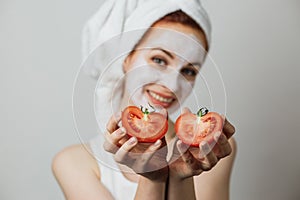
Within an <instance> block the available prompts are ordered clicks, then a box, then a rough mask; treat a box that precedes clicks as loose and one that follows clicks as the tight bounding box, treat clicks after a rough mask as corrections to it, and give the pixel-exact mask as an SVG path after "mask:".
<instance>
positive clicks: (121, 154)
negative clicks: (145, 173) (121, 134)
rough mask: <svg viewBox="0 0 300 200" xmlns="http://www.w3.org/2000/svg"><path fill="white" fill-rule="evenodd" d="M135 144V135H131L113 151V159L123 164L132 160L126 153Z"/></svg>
mask: <svg viewBox="0 0 300 200" xmlns="http://www.w3.org/2000/svg"><path fill="white" fill-rule="evenodd" d="M136 144H137V139H136V137H131V138H130V139H129V140H127V141H126V142H125V143H124V144H123V145H122V146H121V147H120V149H119V150H118V151H117V152H116V153H115V156H114V158H115V161H116V162H118V163H121V164H125V163H127V162H132V160H133V159H132V158H131V157H130V156H128V153H129V152H130V150H131V149H133V148H134V147H135V145H136Z"/></svg>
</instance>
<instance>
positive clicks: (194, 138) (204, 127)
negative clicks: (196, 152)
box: [175, 112, 223, 147]
mask: <svg viewBox="0 0 300 200" xmlns="http://www.w3.org/2000/svg"><path fill="white" fill-rule="evenodd" d="M222 128H223V120H222V117H221V116H220V115H219V114H218V113H215V112H209V113H207V114H206V115H204V116H202V117H198V116H197V115H195V114H192V113H185V114H182V115H180V116H179V117H178V118H177V120H176V123H175V132H176V134H177V136H178V138H179V139H180V140H181V141H182V142H183V143H185V144H188V145H191V146H195V147H198V146H199V144H200V143H201V142H202V141H203V140H206V139H207V138H208V137H209V136H210V135H212V134H213V133H215V132H217V131H221V130H222Z"/></svg>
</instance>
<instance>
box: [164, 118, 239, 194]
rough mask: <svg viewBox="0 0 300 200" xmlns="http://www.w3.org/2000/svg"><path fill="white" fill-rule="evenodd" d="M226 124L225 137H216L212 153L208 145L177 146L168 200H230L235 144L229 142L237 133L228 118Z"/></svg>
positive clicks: (173, 158) (178, 144) (171, 168)
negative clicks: (186, 199) (197, 146)
mask: <svg viewBox="0 0 300 200" xmlns="http://www.w3.org/2000/svg"><path fill="white" fill-rule="evenodd" d="M224 122H225V124H224V127H223V130H222V133H215V135H214V140H215V141H216V145H214V147H213V148H212V149H211V147H210V146H209V145H208V143H207V142H202V143H201V144H200V145H199V148H195V147H189V146H187V145H185V144H183V143H182V142H181V141H180V140H179V141H177V142H176V148H174V150H173V156H172V159H171V161H170V164H169V172H170V173H169V184H168V199H172V200H175V199H183V198H188V199H196V197H197V199H206V200H213V199H220V200H228V199H229V182H230V174H231V170H232V167H233V162H234V158H235V154H236V143H235V141H234V139H233V138H231V139H228V138H230V137H231V136H232V135H233V134H234V132H235V128H234V126H232V125H231V124H230V123H229V122H228V121H227V120H226V119H225V118H224ZM203 154H204V155H206V156H204V157H203V156H202V155H203ZM220 159H222V160H220ZM215 165H216V166H215ZM205 171H207V172H205Z"/></svg>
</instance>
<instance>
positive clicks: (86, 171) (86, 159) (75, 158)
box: [52, 144, 113, 200]
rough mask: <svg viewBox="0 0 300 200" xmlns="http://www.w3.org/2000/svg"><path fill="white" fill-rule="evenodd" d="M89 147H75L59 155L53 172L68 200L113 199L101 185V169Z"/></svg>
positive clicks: (53, 166)
mask: <svg viewBox="0 0 300 200" xmlns="http://www.w3.org/2000/svg"><path fill="white" fill-rule="evenodd" d="M90 152H91V151H90V150H89V146H88V145H81V144H80V145H73V146H70V147H67V148H65V149H63V150H62V151H60V152H59V153H57V154H56V155H55V157H54V158H53V161H52V171H53V174H54V176H55V178H56V180H57V182H58V183H59V185H60V187H61V189H62V191H63V193H64V195H65V197H66V199H68V200H79V199H86V200H89V199H113V197H112V195H111V193H110V192H109V191H108V190H107V189H106V187H105V186H104V185H103V184H102V183H101V181H100V179H101V177H100V174H99V171H100V170H99V167H98V164H97V162H96V160H95V159H94V157H93V155H92V154H91V153H90Z"/></svg>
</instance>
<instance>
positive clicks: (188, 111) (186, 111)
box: [182, 107, 191, 114]
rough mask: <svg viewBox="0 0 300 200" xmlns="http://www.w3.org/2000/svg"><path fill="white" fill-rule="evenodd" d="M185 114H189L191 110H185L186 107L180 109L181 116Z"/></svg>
mask: <svg viewBox="0 0 300 200" xmlns="http://www.w3.org/2000/svg"><path fill="white" fill-rule="evenodd" d="M185 113H191V110H190V109H189V108H187V107H184V108H183V109H182V114H185Z"/></svg>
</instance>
